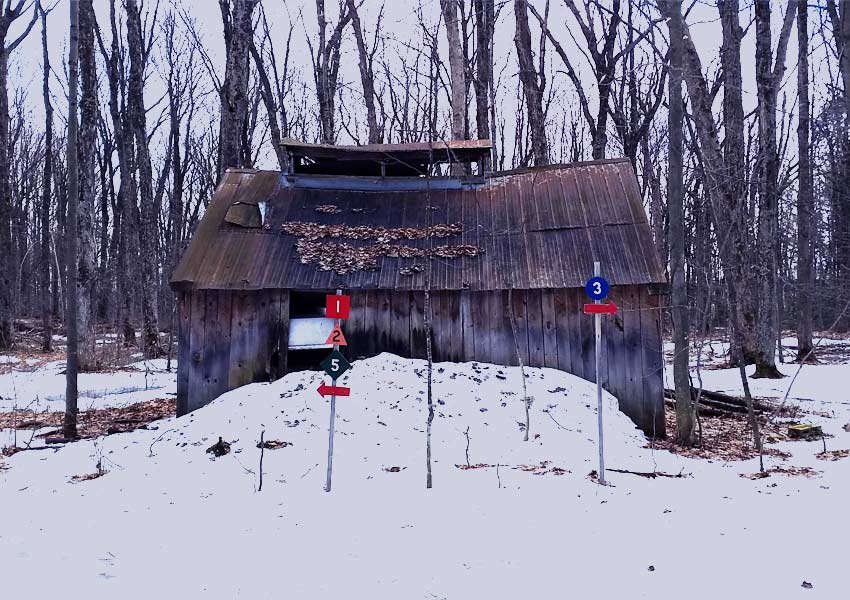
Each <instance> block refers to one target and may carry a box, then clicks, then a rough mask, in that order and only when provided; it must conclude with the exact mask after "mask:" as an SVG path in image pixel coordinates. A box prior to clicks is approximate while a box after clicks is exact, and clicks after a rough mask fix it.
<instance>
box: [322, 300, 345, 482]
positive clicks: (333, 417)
mask: <svg viewBox="0 0 850 600" xmlns="http://www.w3.org/2000/svg"><path fill="white" fill-rule="evenodd" d="M336 295H337V296H341V295H342V290H339V289H338V290H337V291H336ZM339 323H340V320H339V319H335V320H334V326H335V327H339ZM334 350H339V344H334ZM331 385H332V386H333V387H334V388H336V377H334V378H333V379H332V380H331ZM335 421H336V392H334V393H333V394H331V422H330V425H329V426H328V474H327V478H326V479H325V491H326V492H329V491H331V475H332V473H333V466H334V424H335Z"/></svg>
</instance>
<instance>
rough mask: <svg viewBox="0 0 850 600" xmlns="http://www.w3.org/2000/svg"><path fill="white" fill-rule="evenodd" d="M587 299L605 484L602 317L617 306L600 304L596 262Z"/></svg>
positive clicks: (602, 291)
mask: <svg viewBox="0 0 850 600" xmlns="http://www.w3.org/2000/svg"><path fill="white" fill-rule="evenodd" d="M584 291H585V292H586V293H587V297H588V298H590V299H591V300H593V303H592V304H585V305H584V314H586V315H593V329H594V338H595V341H596V344H595V346H596V418H597V424H598V429H599V437H598V438H597V444H598V447H599V483H601V484H602V485H607V483H606V482H605V450H604V448H605V446H604V432H603V426H602V315H615V314H617V305H616V304H614V303H613V302H608V303H606V304H601V303H600V301H601V300H604V299H605V298H607V297H608V281H607V280H606V279H605V278H604V277H602V268H601V266H600V264H599V262H598V261H594V262H593V277H591V278H590V279H588V280H587V283H586V284H585V286H584Z"/></svg>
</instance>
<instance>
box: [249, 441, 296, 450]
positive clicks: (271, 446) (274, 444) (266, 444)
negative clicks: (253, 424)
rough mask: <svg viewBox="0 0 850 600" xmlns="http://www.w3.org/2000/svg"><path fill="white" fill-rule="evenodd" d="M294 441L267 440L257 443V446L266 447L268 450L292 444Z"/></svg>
mask: <svg viewBox="0 0 850 600" xmlns="http://www.w3.org/2000/svg"><path fill="white" fill-rule="evenodd" d="M291 445H292V442H283V441H281V440H266V441H264V442H263V443H262V444H260V443H257V448H265V449H266V450H277V449H279V448H286V447H287V446H291Z"/></svg>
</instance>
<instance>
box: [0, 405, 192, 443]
mask: <svg viewBox="0 0 850 600" xmlns="http://www.w3.org/2000/svg"><path fill="white" fill-rule="evenodd" d="M176 410H177V403H176V401H175V400H172V399H167V398H160V399H156V400H148V401H146V402H137V403H135V404H130V405H128V406H121V407H113V408H94V409H91V410H84V411H81V412H80V414H79V415H77V431H78V432H79V437H81V438H93V437H99V436H102V435H111V434H113V433H125V432H127V431H133V430H134V429H141V428H142V427H145V426H146V425H147V424H148V423H150V422H152V421H158V420H160V419H165V418H167V417H173V416H174V415H175V413H176ZM62 418H63V413H62V412H58V411H54V412H46V411H44V412H34V411H32V410H29V409H21V410H13V411H8V412H0V429H5V428H14V429H41V428H43V427H60V426H61V425H62ZM57 434H61V431H55V430H54V431H48V432H46V433H42V434H40V435H39V437H48V436H53V435H57Z"/></svg>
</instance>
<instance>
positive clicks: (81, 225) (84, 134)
mask: <svg viewBox="0 0 850 600" xmlns="http://www.w3.org/2000/svg"><path fill="white" fill-rule="evenodd" d="M78 8H79V59H80V64H79V76H80V84H81V85H80V99H79V108H80V131H79V141H80V146H79V156H78V159H77V160H78V165H79V182H80V197H79V204H78V207H77V223H78V225H77V251H78V254H77V263H76V264H77V267H76V271H77V274H76V277H77V332H78V336H79V342H80V344H79V353H80V369H81V370H83V371H89V370H91V369H92V368H94V366H95V365H94V363H95V333H94V310H93V301H94V285H95V278H96V265H95V238H94V233H95V231H94V212H95V201H96V190H95V152H94V149H95V147H96V145H97V120H98V102H97V67H96V63H95V54H94V43H95V41H94V40H95V36H94V28H95V20H94V19H95V17H94V6H93V5H92V0H79V7H78Z"/></svg>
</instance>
